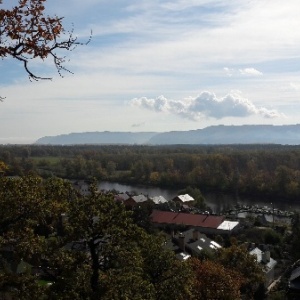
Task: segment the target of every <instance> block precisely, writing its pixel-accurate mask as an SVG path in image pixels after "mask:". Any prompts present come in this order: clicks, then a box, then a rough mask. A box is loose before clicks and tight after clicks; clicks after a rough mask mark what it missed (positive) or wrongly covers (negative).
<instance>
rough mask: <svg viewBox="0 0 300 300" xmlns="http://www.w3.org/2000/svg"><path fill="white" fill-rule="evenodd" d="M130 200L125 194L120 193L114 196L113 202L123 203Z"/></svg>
mask: <svg viewBox="0 0 300 300" xmlns="http://www.w3.org/2000/svg"><path fill="white" fill-rule="evenodd" d="M129 198H130V196H129V195H128V194H126V193H121V194H117V195H115V201H116V202H121V203H124V202H125V201H127V200H128V199H129Z"/></svg>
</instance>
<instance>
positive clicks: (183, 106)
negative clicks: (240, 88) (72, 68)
mask: <svg viewBox="0 0 300 300" xmlns="http://www.w3.org/2000/svg"><path fill="white" fill-rule="evenodd" d="M130 103H131V104H132V105H133V106H138V107H141V108H146V109H149V110H153V111H156V112H165V113H171V114H175V115H178V116H181V117H184V118H187V119H190V120H194V121H198V120H201V119H203V118H214V119H222V118H226V117H240V118H241V117H242V118H243V117H248V116H251V115H259V116H261V117H263V118H276V117H280V116H282V114H280V113H278V112H277V111H276V110H269V109H267V108H265V107H256V106H255V105H254V104H253V103H252V102H251V101H250V100H248V99H246V98H243V97H241V96H240V95H239V94H237V93H230V94H227V95H226V96H224V97H222V98H217V96H216V95H215V94H214V93H212V92H207V91H205V92H202V93H201V94H199V95H198V96H197V97H195V98H193V97H189V98H186V99H184V100H169V99H167V98H165V97H164V96H159V97H157V98H155V99H148V98H146V97H141V98H134V99H132V100H131V102H130Z"/></svg>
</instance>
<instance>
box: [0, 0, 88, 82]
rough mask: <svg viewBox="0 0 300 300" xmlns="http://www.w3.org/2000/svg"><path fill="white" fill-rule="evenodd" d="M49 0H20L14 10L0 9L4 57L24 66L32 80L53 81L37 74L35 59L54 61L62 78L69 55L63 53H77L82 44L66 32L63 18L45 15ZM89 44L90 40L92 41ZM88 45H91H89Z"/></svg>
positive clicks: (0, 42) (0, 52)
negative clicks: (66, 58)
mask: <svg viewBox="0 0 300 300" xmlns="http://www.w3.org/2000/svg"><path fill="white" fill-rule="evenodd" d="M45 2H46V0H19V2H18V5H17V6H15V7H13V8H12V9H1V10H0V57H1V58H2V59H3V58H7V57H12V58H15V59H17V60H19V61H20V62H22V63H23V66H24V68H25V70H26V72H27V73H28V76H29V78H30V79H33V80H39V79H51V78H47V77H41V76H38V75H36V74H34V73H33V72H32V71H31V69H30V67H29V62H30V61H31V60H32V59H41V60H45V59H46V58H48V57H50V58H52V59H53V63H54V66H55V67H56V69H57V71H58V73H59V74H60V75H61V76H62V73H61V72H62V71H68V69H66V68H65V66H64V63H65V56H63V55H62V54H61V53H60V50H63V51H65V50H67V51H70V50H73V49H74V47H75V46H77V45H81V44H82V43H80V42H78V41H77V38H76V37H74V35H73V31H69V32H67V31H65V29H64V28H63V25H62V20H63V18H62V17H58V16H48V15H46V13H45V6H44V4H45ZM88 42H89V41H88ZM88 42H87V43H88Z"/></svg>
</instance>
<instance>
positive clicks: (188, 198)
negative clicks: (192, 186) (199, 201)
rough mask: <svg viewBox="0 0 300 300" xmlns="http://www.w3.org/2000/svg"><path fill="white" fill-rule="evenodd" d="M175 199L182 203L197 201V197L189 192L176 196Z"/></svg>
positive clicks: (187, 203)
mask: <svg viewBox="0 0 300 300" xmlns="http://www.w3.org/2000/svg"><path fill="white" fill-rule="evenodd" d="M173 201H174V202H175V203H178V204H180V205H184V204H185V205H192V204H193V203H194V202H195V199H194V198H193V197H192V196H190V195H189V194H185V195H178V196H176V197H175V198H174V199H173Z"/></svg>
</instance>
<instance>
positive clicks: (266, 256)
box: [261, 251, 271, 264]
mask: <svg viewBox="0 0 300 300" xmlns="http://www.w3.org/2000/svg"><path fill="white" fill-rule="evenodd" d="M270 258H271V256H270V251H265V252H263V253H262V254H261V260H262V262H263V263H265V264H267V263H268V262H270Z"/></svg>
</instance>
